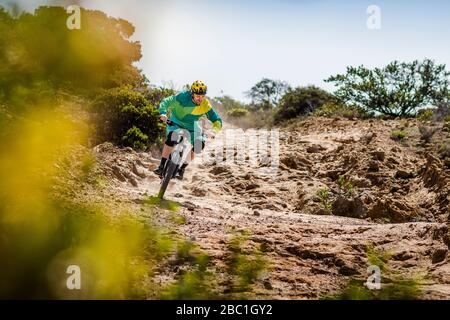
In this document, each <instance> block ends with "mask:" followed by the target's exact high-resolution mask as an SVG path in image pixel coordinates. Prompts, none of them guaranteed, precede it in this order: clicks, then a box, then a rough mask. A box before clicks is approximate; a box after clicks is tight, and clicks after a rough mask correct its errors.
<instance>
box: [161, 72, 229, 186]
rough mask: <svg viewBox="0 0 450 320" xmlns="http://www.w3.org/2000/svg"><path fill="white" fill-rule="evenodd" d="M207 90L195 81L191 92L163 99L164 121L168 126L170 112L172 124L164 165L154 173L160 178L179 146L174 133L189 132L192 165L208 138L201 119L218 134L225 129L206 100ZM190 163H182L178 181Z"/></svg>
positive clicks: (162, 162) (162, 115)
mask: <svg viewBox="0 0 450 320" xmlns="http://www.w3.org/2000/svg"><path fill="white" fill-rule="evenodd" d="M206 92H207V87H206V85H205V84H204V83H203V82H202V81H198V80H197V81H195V82H194V83H193V84H192V85H191V90H190V91H189V90H188V91H183V92H180V93H178V94H176V95H173V96H170V97H167V98H165V99H163V100H162V101H161V103H160V105H159V113H160V115H161V116H160V119H161V121H163V122H165V123H167V119H168V118H167V113H168V112H171V114H170V120H171V124H170V125H169V124H168V125H167V127H166V142H165V144H164V148H163V151H162V157H161V163H160V164H159V166H158V168H156V169H155V170H154V171H153V172H154V173H156V174H157V175H159V176H161V175H162V173H163V172H164V166H165V164H166V162H167V158H168V157H169V156H170V153H171V151H172V148H173V146H174V144H175V142H176V138H175V136H174V132H175V131H176V130H179V129H180V128H181V129H186V130H188V131H189V133H190V142H191V144H192V150H191V161H192V160H194V157H195V153H200V152H202V150H203V149H204V148H205V137H204V136H203V134H202V129H201V128H200V126H199V125H198V122H199V120H200V118H201V117H203V116H205V115H206V117H207V118H208V119H209V120H210V121H211V122H212V123H213V129H214V131H215V132H219V131H220V130H221V129H222V119H221V118H220V117H219V115H218V114H217V112H216V111H215V110H214V109H213V108H212V106H211V103H210V102H209V100H208V99H207V98H206ZM187 165H188V163H183V164H182V165H181V166H180V168H179V169H178V172H177V173H176V174H175V178H176V179H179V180H182V179H183V175H184V171H185V169H186V167H187Z"/></svg>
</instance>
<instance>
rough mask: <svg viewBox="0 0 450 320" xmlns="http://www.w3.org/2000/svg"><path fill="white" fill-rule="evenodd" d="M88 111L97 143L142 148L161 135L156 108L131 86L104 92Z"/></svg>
mask: <svg viewBox="0 0 450 320" xmlns="http://www.w3.org/2000/svg"><path fill="white" fill-rule="evenodd" d="M91 111H92V115H93V120H94V126H95V131H96V138H97V140H99V141H98V142H104V141H111V142H114V143H117V144H119V145H123V146H130V147H133V148H137V149H145V148H146V146H147V145H148V144H149V143H151V142H155V141H156V140H157V138H158V137H159V135H161V134H162V127H161V124H160V121H159V112H158V110H157V108H155V107H153V106H152V105H150V104H149V102H148V100H147V99H146V98H145V97H144V96H143V95H142V94H141V93H139V92H136V91H133V90H132V89H131V88H130V87H121V88H114V89H110V90H106V91H104V92H103V93H102V94H101V95H100V96H99V97H98V98H97V99H96V100H95V101H94V103H93V104H92V106H91Z"/></svg>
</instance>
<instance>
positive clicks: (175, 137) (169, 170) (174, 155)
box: [158, 120, 191, 199]
mask: <svg viewBox="0 0 450 320" xmlns="http://www.w3.org/2000/svg"><path fill="white" fill-rule="evenodd" d="M167 124H169V125H175V126H178V127H179V128H180V129H177V130H175V131H174V132H173V133H172V141H173V142H175V146H174V147H173V150H172V152H171V153H170V157H169V159H168V161H167V162H166V166H165V167H164V172H163V179H162V180H161V188H160V189H159V194H158V197H159V198H160V199H162V198H163V196H164V193H165V192H166V189H167V186H168V185H169V182H170V180H171V179H172V177H173V175H174V174H175V173H176V172H177V170H178V168H179V167H180V166H181V165H182V164H183V163H185V162H186V160H187V157H189V156H190V149H191V143H190V136H191V134H190V133H189V131H188V130H186V129H185V128H183V127H181V126H180V125H178V124H176V123H175V122H173V121H170V120H167Z"/></svg>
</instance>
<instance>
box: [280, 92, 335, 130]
mask: <svg viewBox="0 0 450 320" xmlns="http://www.w3.org/2000/svg"><path fill="white" fill-rule="evenodd" d="M335 100H336V99H335V98H334V97H333V95H331V94H330V93H328V92H326V91H325V90H322V89H320V88H318V87H315V86H307V87H298V88H296V89H294V90H292V89H289V90H288V91H287V92H286V94H285V95H284V96H283V97H282V98H281V102H280V105H279V107H278V109H277V111H276V113H275V114H274V120H275V123H279V122H281V121H283V120H288V119H292V118H296V117H299V116H301V115H305V114H308V113H311V112H313V111H314V110H316V109H317V108H319V107H321V106H322V105H323V104H325V103H333V102H334V101H335Z"/></svg>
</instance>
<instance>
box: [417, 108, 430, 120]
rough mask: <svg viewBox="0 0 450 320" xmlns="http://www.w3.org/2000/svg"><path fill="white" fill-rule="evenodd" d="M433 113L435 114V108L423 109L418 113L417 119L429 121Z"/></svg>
mask: <svg viewBox="0 0 450 320" xmlns="http://www.w3.org/2000/svg"><path fill="white" fill-rule="evenodd" d="M433 114H434V113H433V110H430V109H426V110H421V111H419V112H418V113H417V119H419V120H420V121H428V120H430V119H431V117H432V116H433Z"/></svg>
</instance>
